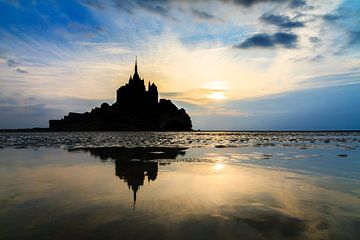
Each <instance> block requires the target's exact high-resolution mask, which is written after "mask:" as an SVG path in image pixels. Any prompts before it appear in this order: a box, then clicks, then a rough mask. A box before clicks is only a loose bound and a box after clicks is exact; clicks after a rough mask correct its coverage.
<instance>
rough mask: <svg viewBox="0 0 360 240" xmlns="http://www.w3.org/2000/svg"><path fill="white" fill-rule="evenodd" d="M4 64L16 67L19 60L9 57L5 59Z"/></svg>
mask: <svg viewBox="0 0 360 240" xmlns="http://www.w3.org/2000/svg"><path fill="white" fill-rule="evenodd" d="M6 64H7V66H8V67H16V66H17V65H19V62H18V61H16V60H15V59H12V58H9V59H7V60H6Z"/></svg>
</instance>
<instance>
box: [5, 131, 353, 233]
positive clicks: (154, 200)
mask: <svg viewBox="0 0 360 240" xmlns="http://www.w3.org/2000/svg"><path fill="white" fill-rule="evenodd" d="M359 147H360V133H359V132H58V133H55V132H43V133H6V132H2V133H0V239H360V151H359Z"/></svg>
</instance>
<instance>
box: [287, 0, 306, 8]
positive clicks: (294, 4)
mask: <svg viewBox="0 0 360 240" xmlns="http://www.w3.org/2000/svg"><path fill="white" fill-rule="evenodd" d="M289 6H290V8H300V7H305V6H306V1H305V0H292V1H291V2H290V5H289Z"/></svg>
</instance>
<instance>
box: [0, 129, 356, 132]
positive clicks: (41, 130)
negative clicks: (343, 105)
mask: <svg viewBox="0 0 360 240" xmlns="http://www.w3.org/2000/svg"><path fill="white" fill-rule="evenodd" d="M4 132H20V133H22V132H23V133H26V132H39V133H40V132H244V133H268V132H298V133H307V132H309V133H310V132H317V133H319V132H360V130H205V129H204V130H192V131H145V130H144V131H118V130H113V131H111V130H109V131H103V130H101V131H97V130H94V131H78V130H72V131H70V130H66V131H61V130H53V129H50V128H19V129H0V133H4Z"/></svg>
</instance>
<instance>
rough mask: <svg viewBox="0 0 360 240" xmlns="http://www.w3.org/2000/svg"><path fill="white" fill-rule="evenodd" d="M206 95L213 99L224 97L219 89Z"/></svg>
mask: <svg viewBox="0 0 360 240" xmlns="http://www.w3.org/2000/svg"><path fill="white" fill-rule="evenodd" d="M207 97H208V98H210V99H214V100H223V99H225V98H226V97H225V94H224V92H220V91H217V92H212V93H210V94H208V95H207Z"/></svg>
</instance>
